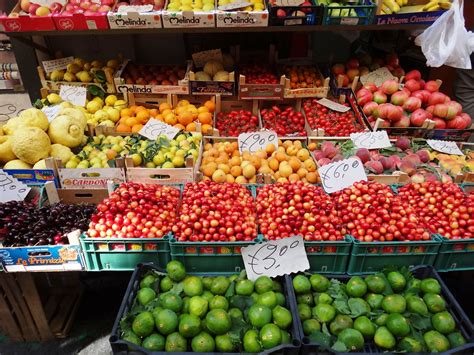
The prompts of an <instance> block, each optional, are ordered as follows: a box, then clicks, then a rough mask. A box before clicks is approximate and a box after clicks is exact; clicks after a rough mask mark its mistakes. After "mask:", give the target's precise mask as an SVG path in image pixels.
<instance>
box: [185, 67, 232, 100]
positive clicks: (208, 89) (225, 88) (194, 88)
mask: <svg viewBox="0 0 474 355" xmlns="http://www.w3.org/2000/svg"><path fill="white" fill-rule="evenodd" d="M195 78H196V74H195V73H194V72H193V71H190V72H189V91H190V93H191V95H209V94H214V95H215V94H219V95H222V96H233V95H235V92H236V84H235V73H234V72H231V73H229V79H230V80H229V81H200V80H196V79H195Z"/></svg>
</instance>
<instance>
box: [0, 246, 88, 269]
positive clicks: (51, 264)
mask: <svg viewBox="0 0 474 355" xmlns="http://www.w3.org/2000/svg"><path fill="white" fill-rule="evenodd" d="M0 260H1V262H2V266H3V269H4V270H5V271H7V272H21V271H80V270H84V260H83V256H82V250H81V247H80V246H79V245H53V246H49V245H41V246H31V247H28V246H27V247H12V248H0Z"/></svg>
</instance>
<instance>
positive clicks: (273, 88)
mask: <svg viewBox="0 0 474 355" xmlns="http://www.w3.org/2000/svg"><path fill="white" fill-rule="evenodd" d="M285 80H286V78H285V76H284V75H282V76H281V77H280V83H279V84H248V83H246V82H245V75H239V99H240V100H255V99H257V100H281V99H283V95H284V90H285Z"/></svg>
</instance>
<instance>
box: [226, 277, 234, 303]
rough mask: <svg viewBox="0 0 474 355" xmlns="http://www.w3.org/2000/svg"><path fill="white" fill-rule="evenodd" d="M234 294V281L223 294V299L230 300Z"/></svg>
mask: <svg viewBox="0 0 474 355" xmlns="http://www.w3.org/2000/svg"><path fill="white" fill-rule="evenodd" d="M234 294H235V281H232V282H231V284H230V286H229V287H228V288H227V291H226V293H225V298H227V299H228V298H230V297H232V296H233V295H234Z"/></svg>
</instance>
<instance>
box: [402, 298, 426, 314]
mask: <svg viewBox="0 0 474 355" xmlns="http://www.w3.org/2000/svg"><path fill="white" fill-rule="evenodd" d="M406 301H407V308H408V310H409V311H410V312H411V313H418V314H420V315H422V316H426V315H428V307H426V304H425V301H423V299H422V298H421V297H419V296H415V295H409V296H408V297H406Z"/></svg>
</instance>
